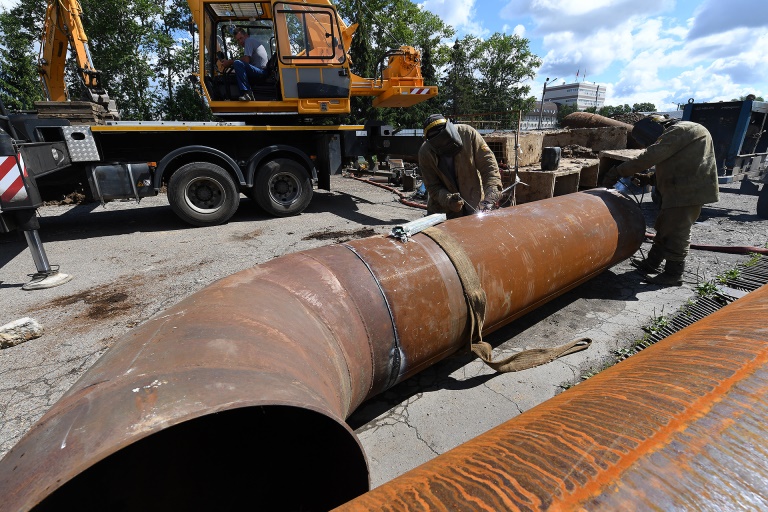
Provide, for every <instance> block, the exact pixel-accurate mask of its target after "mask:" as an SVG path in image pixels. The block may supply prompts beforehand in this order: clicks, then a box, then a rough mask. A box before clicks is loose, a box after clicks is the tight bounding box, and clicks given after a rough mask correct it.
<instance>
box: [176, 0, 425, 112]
mask: <svg viewBox="0 0 768 512" xmlns="http://www.w3.org/2000/svg"><path fill="white" fill-rule="evenodd" d="M188 3H189V5H190V8H191V10H192V15H193V17H194V20H195V23H196V24H197V27H198V31H199V32H198V33H199V34H200V51H199V69H200V72H199V74H200V79H201V80H200V81H201V83H202V85H203V91H204V93H205V96H206V97H207V99H208V103H209V106H210V108H211V110H212V111H213V112H214V113H217V114H222V113H243V114H245V113H262V114H270V113H280V114H282V113H294V114H331V115H334V114H335V115H338V114H347V113H349V112H350V98H351V97H352V96H374V97H375V98H374V106H375V107H408V106H411V105H414V104H416V103H420V102H422V101H426V100H427V99H429V98H431V97H433V96H435V95H436V94H437V87H436V86H424V81H423V79H422V76H421V59H420V54H419V52H418V51H417V50H416V49H415V48H412V47H410V46H402V47H400V48H399V49H397V50H390V51H388V52H386V54H385V55H384V57H383V58H382V61H383V60H384V59H387V62H386V64H384V63H383V62H382V66H381V69H382V72H381V76H379V77H376V78H362V77H359V76H357V75H355V74H354V73H352V72H351V71H350V67H349V66H350V58H349V56H348V53H347V52H348V51H349V46H350V43H351V41H352V35H353V34H354V32H355V29H356V28H357V25H352V26H349V27H348V26H347V25H346V24H345V23H344V21H343V20H342V19H341V18H340V17H339V15H338V14H337V12H336V8H335V7H334V6H333V5H332V4H331V3H330V2H329V1H328V0H305V1H302V2H297V1H293V2H291V1H277V0H265V1H262V2H253V1H248V2H216V1H209V0H188ZM237 28H240V29H243V30H244V31H245V32H246V33H247V34H248V36H249V37H250V38H255V39H256V41H257V42H258V43H259V44H261V45H262V46H263V47H264V49H265V50H266V53H267V57H268V61H267V66H266V67H265V70H266V76H264V77H260V78H259V79H258V80H253V81H252V82H251V83H250V86H251V90H252V91H253V101H239V100H238V96H240V90H239V88H238V85H237V80H236V77H235V73H234V70H233V69H231V68H223V67H222V66H221V59H237V58H238V57H240V56H241V54H242V48H241V47H240V46H239V45H238V44H237V42H236V41H235V29H237Z"/></svg>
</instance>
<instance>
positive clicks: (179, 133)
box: [9, 0, 437, 226]
mask: <svg viewBox="0 0 768 512" xmlns="http://www.w3.org/2000/svg"><path fill="white" fill-rule="evenodd" d="M188 2H189V6H190V9H191V12H192V17H193V19H194V22H195V24H196V25H197V33H198V34H199V35H198V39H199V43H200V44H199V56H198V58H199V72H198V73H197V79H198V80H199V85H200V86H201V89H202V91H203V93H204V95H205V97H206V99H207V102H208V105H209V106H210V108H211V110H212V111H213V112H214V114H215V115H216V116H217V117H218V118H219V119H221V120H222V121H219V122H130V121H119V120H117V117H118V116H117V109H116V108H115V105H114V101H112V100H111V99H110V98H109V96H108V94H107V92H106V91H105V90H104V88H103V87H102V84H101V80H100V75H99V72H98V71H97V70H96V68H95V67H94V65H93V63H92V62H91V58H90V55H89V54H88V44H87V37H86V35H85V33H84V31H83V27H82V23H81V20H80V17H81V15H82V13H81V12H80V10H79V9H80V8H79V3H78V2H77V1H76V0H51V2H50V4H49V7H48V11H47V16H46V22H45V28H44V34H43V41H42V44H41V54H40V76H41V79H42V83H43V88H44V90H45V92H46V94H47V95H48V98H49V100H50V101H49V102H47V103H45V104H38V111H39V112H38V115H29V114H15V115H14V114H11V115H9V120H10V122H11V123H13V124H14V125H15V128H16V133H18V134H19V135H20V136H21V137H22V138H23V139H24V140H25V141H28V142H36V143H40V142H51V143H53V142H57V143H64V145H65V151H63V152H60V153H59V158H58V160H57V162H56V165H55V166H54V167H52V168H48V169H33V168H30V169H29V170H30V173H31V174H32V175H33V177H34V178H35V180H36V182H37V186H38V187H39V189H40V193H41V194H42V195H43V198H45V196H46V195H49V193H50V192H53V193H56V192H58V193H60V192H61V189H62V186H63V185H66V184H69V183H73V182H82V183H85V182H87V183H88V184H89V188H90V192H91V193H92V195H93V197H94V198H96V199H98V200H101V201H102V202H106V201H110V200H113V199H124V198H131V197H133V198H136V199H137V200H139V199H140V198H142V197H146V196H149V195H154V194H157V193H158V191H159V190H160V189H161V187H163V186H164V185H166V186H167V194H168V201H169V203H170V205H171V208H172V209H173V211H174V212H175V213H176V214H177V215H178V216H179V217H180V218H181V219H183V220H184V221H186V222H188V223H189V224H192V225H196V226H207V225H215V224H220V223H223V222H226V221H227V220H228V219H229V218H230V217H231V216H232V215H233V214H234V212H235V211H236V209H237V208H238V204H239V200H240V194H241V193H244V194H246V195H248V196H250V197H252V198H253V199H254V200H255V201H256V203H257V204H258V205H259V206H260V207H261V208H263V209H264V210H265V211H266V212H267V213H269V214H272V215H275V216H288V215H296V214H298V213H300V212H302V211H303V210H304V209H305V208H306V207H307V205H308V204H309V202H310V200H311V198H312V193H313V187H314V186H318V187H320V188H324V189H329V188H330V176H331V175H332V174H335V173H338V172H339V171H340V169H341V167H342V164H343V163H344V162H345V161H349V160H357V157H359V156H365V155H385V154H388V153H389V154H394V153H398V154H401V155H409V154H414V155H415V152H416V151H417V149H418V144H419V141H418V139H417V138H416V137H410V138H409V137H398V136H395V135H394V133H393V130H392V128H391V127H389V126H386V125H369V126H361V125H332V126H326V125H322V124H320V123H315V124H313V120H314V119H317V118H319V117H322V116H326V117H327V116H331V115H334V116H337V115H340V114H346V113H349V112H350V99H351V98H352V97H353V96H372V97H373V98H374V99H373V104H374V106H376V107H382V108H388V107H408V106H411V105H415V104H416V103H419V102H422V101H425V100H427V99H429V98H431V97H433V96H435V95H436V94H437V87H435V86H426V85H424V80H423V78H422V75H421V66H420V55H419V52H418V51H417V50H416V49H414V48H412V47H408V46H403V47H400V48H398V49H395V50H390V51H388V52H387V53H386V57H385V58H386V62H385V63H384V64H385V66H383V72H382V73H381V76H379V77H375V78H363V77H360V76H357V75H355V74H354V73H352V72H351V71H350V57H349V54H348V50H349V45H350V42H351V40H352V35H353V33H354V31H355V28H356V25H352V26H347V25H346V24H345V23H344V21H343V20H342V19H341V17H340V16H339V15H338V13H337V11H336V8H335V7H334V6H333V5H332V4H331V3H330V2H328V1H327V0H304V1H290V2H286V1H278V0H263V1H260V2H253V1H230V2H218V1H212V0H188ZM235 27H237V28H240V29H243V30H245V31H246V32H247V34H248V35H249V36H250V37H253V38H256V39H258V40H259V41H260V42H262V43H263V46H264V47H265V49H266V53H267V58H268V62H267V66H266V75H267V76H266V78H264V79H263V80H261V81H260V82H259V83H254V84H252V91H253V101H239V100H238V92H239V91H238V88H237V83H236V80H235V76H234V74H233V73H232V72H231V71H232V70H231V69H222V67H221V65H220V64H221V61H222V57H226V58H227V59H231V58H232V57H234V56H235V52H234V50H235V45H234V39H233V29H234V28H235ZM67 49H69V50H70V51H71V52H72V53H73V54H74V55H75V57H76V61H77V66H78V70H79V72H80V75H81V79H82V81H83V84H84V85H85V87H86V89H87V90H88V91H89V92H90V94H91V98H90V99H91V100H92V101H93V104H94V105H97V104H98V105H101V108H102V111H103V112H102V114H103V115H102V116H101V119H99V122H98V123H95V122H92V123H88V124H83V123H75V122H74V120H73V117H74V114H72V110H71V108H72V105H73V104H74V102H68V101H66V100H67V99H68V98H67V96H66V92H67V88H66V84H65V82H64V60H65V58H66V54H67ZM230 62H231V61H230ZM50 108H53V111H57V110H56V109H58V112H59V114H58V115H55V116H51V115H43V111H46V112H48V113H50V111H51V110H50ZM70 114H71V115H70ZM68 116H69V118H68Z"/></svg>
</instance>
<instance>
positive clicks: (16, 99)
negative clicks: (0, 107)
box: [0, 0, 45, 110]
mask: <svg viewBox="0 0 768 512" xmlns="http://www.w3.org/2000/svg"><path fill="white" fill-rule="evenodd" d="M44 12H45V3H43V4H41V3H40V2H36V1H34V0H20V1H19V3H18V4H16V5H15V6H14V7H13V8H11V9H8V10H3V12H2V13H0V41H2V43H1V44H0V56H2V58H0V98H2V101H3V103H4V104H5V106H6V108H8V109H10V110H24V109H32V108H34V102H35V101H39V100H42V99H44V98H43V94H42V87H41V85H40V80H39V78H38V73H37V54H36V53H35V51H34V45H35V42H36V41H37V40H38V39H39V36H40V27H39V26H38V24H36V20H40V19H41V18H42V16H43V13H44Z"/></svg>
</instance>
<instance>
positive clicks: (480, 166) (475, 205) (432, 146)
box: [419, 114, 501, 219]
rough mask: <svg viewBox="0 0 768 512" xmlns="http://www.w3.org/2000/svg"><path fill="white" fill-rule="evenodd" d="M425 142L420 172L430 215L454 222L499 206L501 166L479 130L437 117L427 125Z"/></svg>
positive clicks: (429, 119)
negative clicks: (453, 219)
mask: <svg viewBox="0 0 768 512" xmlns="http://www.w3.org/2000/svg"><path fill="white" fill-rule="evenodd" d="M424 139H425V141H424V143H423V144H422V145H421V148H420V149H419V170H420V171H421V177H422V179H423V180H424V186H425V187H426V188H427V192H428V193H429V198H428V200H427V213H428V214H432V213H445V214H446V215H447V216H448V218H449V219H451V218H456V217H461V216H463V215H467V214H472V213H475V212H477V211H479V210H484V209H489V208H491V207H493V206H494V205H497V204H498V201H499V199H500V198H501V174H500V173H499V165H498V163H497V162H496V157H495V156H494V154H493V151H491V149H490V148H489V147H488V144H487V143H486V142H485V140H484V139H483V137H482V136H481V135H480V134H479V133H478V132H477V130H475V129H474V128H472V127H471V126H468V125H465V124H453V123H452V122H451V121H450V120H448V119H446V118H445V117H444V116H442V115H440V114H433V115H431V116H429V117H428V118H427V120H426V121H425V122H424Z"/></svg>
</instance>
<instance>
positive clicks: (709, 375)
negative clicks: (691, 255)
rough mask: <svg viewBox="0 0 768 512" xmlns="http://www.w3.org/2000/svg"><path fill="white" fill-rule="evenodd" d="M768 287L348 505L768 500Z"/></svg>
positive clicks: (662, 506) (603, 506) (694, 504)
mask: <svg viewBox="0 0 768 512" xmlns="http://www.w3.org/2000/svg"><path fill="white" fill-rule="evenodd" d="M766 310H768V285H767V286H763V287H762V288H760V289H759V290H757V291H754V292H752V293H750V294H749V295H747V296H746V297H744V298H742V299H739V300H738V301H736V302H734V303H732V304H731V305H729V306H727V307H725V308H723V309H722V310H720V311H718V312H716V313H713V314H712V315H710V316H709V317H707V318H705V319H703V320H700V321H698V322H696V323H695V324H693V325H691V326H689V327H687V328H685V329H683V330H682V331H679V332H678V333H676V334H674V335H672V336H670V337H669V338H667V339H665V340H663V341H660V342H659V343H657V344H656V345H654V346H652V347H651V348H649V349H646V350H644V351H642V352H640V353H639V354H636V355H634V356H632V357H631V358H629V359H627V360H626V361H624V362H622V363H620V364H617V365H615V366H613V367H612V368H610V369H608V370H605V371H603V372H601V373H600V374H598V375H597V376H595V377H592V378H590V379H589V380H588V381H586V382H583V383H581V384H579V385H578V386H576V387H574V388H571V389H569V390H568V391H566V392H564V393H562V394H560V395H558V396H556V397H555V398H552V399H550V400H548V401H547V402H545V403H543V404H541V405H539V406H537V407H535V408H533V409H531V410H529V411H527V412H525V413H523V414H522V415H520V416H518V417H517V418H515V419H513V420H510V421H508V422H507V423H504V424H503V425H501V426H499V427H496V428H495V429H492V430H490V431H489V432H487V433H486V434H483V435H481V436H479V437H477V438H475V439H473V440H471V441H469V442H467V443H465V444H463V445H461V446H459V447H458V448H456V449H454V450H452V451H450V452H447V453H445V454H443V455H441V456H439V457H437V458H436V459H434V460H432V461H430V462H428V463H426V464H424V465H422V466H420V467H418V468H416V469H414V470H412V471H410V472H409V473H406V474H405V475H403V476H401V477H399V478H396V479H395V480H393V481H391V482H389V483H388V484H385V485H383V486H381V487H378V488H377V489H374V490H373V491H371V492H369V493H368V494H366V495H364V496H362V497H360V498H358V499H356V500H354V501H352V502H351V503H348V504H347V505H345V506H343V507H340V508H339V510H343V511H354V510H392V511H395V510H409V511H414V510H450V511H461V510H467V511H477V510H488V511H499V510H611V511H613V510H651V509H652V510H766V509H768V447H767V446H766V441H765V440H766V438H768V398H766V397H768V341H767V340H768V327H767V326H766V323H765V311H766Z"/></svg>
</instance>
